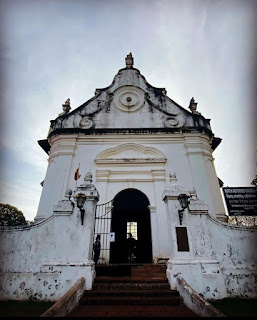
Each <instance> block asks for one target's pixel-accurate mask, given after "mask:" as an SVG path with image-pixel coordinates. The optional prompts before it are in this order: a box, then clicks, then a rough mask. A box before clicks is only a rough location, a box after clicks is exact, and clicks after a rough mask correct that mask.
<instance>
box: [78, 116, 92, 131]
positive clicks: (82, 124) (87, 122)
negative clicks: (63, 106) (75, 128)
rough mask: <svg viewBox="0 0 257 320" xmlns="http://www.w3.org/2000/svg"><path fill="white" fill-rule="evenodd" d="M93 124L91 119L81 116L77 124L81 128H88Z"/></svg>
mask: <svg viewBox="0 0 257 320" xmlns="http://www.w3.org/2000/svg"><path fill="white" fill-rule="evenodd" d="M92 125H93V121H92V120H91V119H90V118H89V117H83V118H82V119H81V120H80V124H79V126H80V127H81V128H82V129H89V128H91V127H92Z"/></svg>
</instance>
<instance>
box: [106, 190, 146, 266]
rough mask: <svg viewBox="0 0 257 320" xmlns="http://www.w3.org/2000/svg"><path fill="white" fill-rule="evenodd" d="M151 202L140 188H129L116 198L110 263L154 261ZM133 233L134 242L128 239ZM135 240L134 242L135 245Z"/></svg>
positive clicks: (113, 212)
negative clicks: (113, 238)
mask: <svg viewBox="0 0 257 320" xmlns="http://www.w3.org/2000/svg"><path fill="white" fill-rule="evenodd" d="M148 206H149V201H148V199H147V197H146V196H145V194H143V193H142V192H141V191H139V190H136V189H126V190H123V191H121V192H120V193H118V194H117V196H116V197H115V198H114V201H113V211H112V223H111V231H112V232H115V242H111V243H110V263H130V257H131V263H132V264H133V263H151V262H152V237H151V221H150V211H149V208H148ZM129 234H131V235H132V237H133V238H134V241H133V242H131V241H130V240H128V238H129ZM131 243H132V244H131Z"/></svg>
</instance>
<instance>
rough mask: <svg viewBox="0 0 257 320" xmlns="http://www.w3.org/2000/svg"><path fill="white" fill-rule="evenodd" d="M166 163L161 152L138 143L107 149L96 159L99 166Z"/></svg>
mask: <svg viewBox="0 0 257 320" xmlns="http://www.w3.org/2000/svg"><path fill="white" fill-rule="evenodd" d="M166 161H167V159H166V157H165V155H164V154H163V153H162V152H161V151H160V150H158V149H156V148H152V147H145V146H143V145H141V144H136V143H125V144H121V145H119V146H117V147H115V148H110V149H107V150H105V151H103V152H101V153H100V154H99V155H98V156H97V158H96V159H95V162H96V163H97V164H110V163H115V164H118V163H122V164H124V163H128V164H133V163H134V164H139V163H146V162H148V163H153V162H154V163H156V162H158V163H165V162H166Z"/></svg>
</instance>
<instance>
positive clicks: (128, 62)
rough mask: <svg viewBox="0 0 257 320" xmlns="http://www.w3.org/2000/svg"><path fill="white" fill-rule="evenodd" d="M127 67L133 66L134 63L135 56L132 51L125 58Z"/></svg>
mask: <svg viewBox="0 0 257 320" xmlns="http://www.w3.org/2000/svg"><path fill="white" fill-rule="evenodd" d="M125 61H126V68H132V67H133V64H134V58H133V57H132V53H131V52H130V53H129V54H128V55H127V57H126V58H125Z"/></svg>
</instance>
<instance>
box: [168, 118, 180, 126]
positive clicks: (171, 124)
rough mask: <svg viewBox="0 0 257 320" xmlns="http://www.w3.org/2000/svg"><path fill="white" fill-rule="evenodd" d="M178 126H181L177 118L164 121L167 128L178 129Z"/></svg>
mask: <svg viewBox="0 0 257 320" xmlns="http://www.w3.org/2000/svg"><path fill="white" fill-rule="evenodd" d="M178 124H179V121H178V119H177V118H175V117H170V118H167V119H166V120H165V121H164V125H165V127H167V128H173V127H177V125H178Z"/></svg>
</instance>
